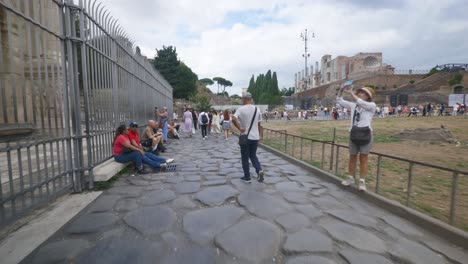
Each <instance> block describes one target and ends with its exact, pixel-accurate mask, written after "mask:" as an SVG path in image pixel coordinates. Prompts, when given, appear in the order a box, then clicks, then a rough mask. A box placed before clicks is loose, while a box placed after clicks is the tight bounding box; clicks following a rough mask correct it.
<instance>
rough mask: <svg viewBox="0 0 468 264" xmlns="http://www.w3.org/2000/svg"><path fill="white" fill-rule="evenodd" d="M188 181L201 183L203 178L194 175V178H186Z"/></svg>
mask: <svg viewBox="0 0 468 264" xmlns="http://www.w3.org/2000/svg"><path fill="white" fill-rule="evenodd" d="M185 180H186V181H190V182H193V181H201V177H200V176H199V175H193V176H185Z"/></svg>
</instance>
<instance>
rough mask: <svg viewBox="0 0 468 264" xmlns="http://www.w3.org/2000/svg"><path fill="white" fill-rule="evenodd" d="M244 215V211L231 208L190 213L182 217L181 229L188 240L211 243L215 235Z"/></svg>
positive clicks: (207, 209)
mask: <svg viewBox="0 0 468 264" xmlns="http://www.w3.org/2000/svg"><path fill="white" fill-rule="evenodd" d="M244 214H245V211H244V210H242V209H240V208H237V207H231V206H229V207H218V208H206V209H201V210H197V211H192V212H190V213H187V214H186V215H185V216H184V219H183V228H184V231H185V232H186V233H187V234H188V236H189V238H190V239H192V240H194V241H197V242H199V243H211V241H212V240H213V238H214V237H215V235H217V234H218V233H220V232H221V231H223V230H225V229H226V228H228V227H230V226H232V225H234V224H235V223H237V221H238V220H239V219H240V218H241V217H242V216H243V215H244Z"/></svg>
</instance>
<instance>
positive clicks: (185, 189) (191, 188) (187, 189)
mask: <svg viewBox="0 0 468 264" xmlns="http://www.w3.org/2000/svg"><path fill="white" fill-rule="evenodd" d="M198 190H200V183H199V182H180V183H178V184H176V186H175V191H176V192H177V193H194V192H198Z"/></svg>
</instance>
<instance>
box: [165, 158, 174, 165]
mask: <svg viewBox="0 0 468 264" xmlns="http://www.w3.org/2000/svg"><path fill="white" fill-rule="evenodd" d="M172 162H174V159H167V160H166V163H167V164H169V163H172Z"/></svg>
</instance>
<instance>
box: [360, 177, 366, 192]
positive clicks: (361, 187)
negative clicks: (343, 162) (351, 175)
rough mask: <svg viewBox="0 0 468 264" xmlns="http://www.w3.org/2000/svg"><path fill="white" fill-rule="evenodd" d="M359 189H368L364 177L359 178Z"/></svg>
mask: <svg viewBox="0 0 468 264" xmlns="http://www.w3.org/2000/svg"><path fill="white" fill-rule="evenodd" d="M359 190H360V191H367V188H366V181H365V180H364V179H360V180H359Z"/></svg>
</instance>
